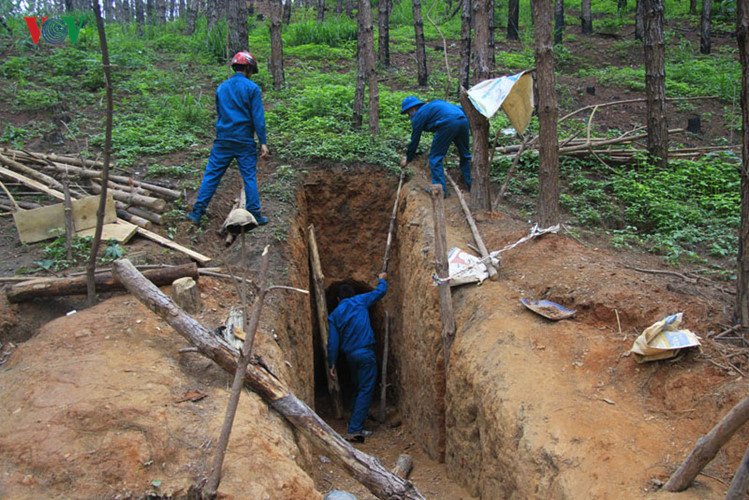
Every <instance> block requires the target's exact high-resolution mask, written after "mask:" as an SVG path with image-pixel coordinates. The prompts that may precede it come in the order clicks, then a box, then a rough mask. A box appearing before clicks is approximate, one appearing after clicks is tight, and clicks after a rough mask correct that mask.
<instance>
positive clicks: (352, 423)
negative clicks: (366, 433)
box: [346, 347, 377, 434]
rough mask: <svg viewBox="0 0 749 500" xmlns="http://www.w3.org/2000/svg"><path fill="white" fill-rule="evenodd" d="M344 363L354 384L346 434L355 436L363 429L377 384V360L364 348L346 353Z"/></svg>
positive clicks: (369, 350)
mask: <svg viewBox="0 0 749 500" xmlns="http://www.w3.org/2000/svg"><path fill="white" fill-rule="evenodd" d="M346 361H347V362H348V366H349V368H350V370H351V373H352V374H353V376H354V377H355V382H356V396H354V408H353V410H352V411H351V418H350V419H349V421H348V432H349V433H350V434H355V433H357V432H361V431H362V429H364V421H365V420H366V419H367V414H368V413H369V406H370V405H371V404H372V395H373V394H374V389H375V385H376V384H377V358H376V357H375V353H374V351H373V350H372V349H371V348H369V347H365V348H362V349H357V350H355V351H352V352H349V353H346Z"/></svg>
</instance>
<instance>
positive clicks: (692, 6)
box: [689, 0, 697, 16]
mask: <svg viewBox="0 0 749 500" xmlns="http://www.w3.org/2000/svg"><path fill="white" fill-rule="evenodd" d="M695 14H697V0H689V15H691V16H693V15H695Z"/></svg>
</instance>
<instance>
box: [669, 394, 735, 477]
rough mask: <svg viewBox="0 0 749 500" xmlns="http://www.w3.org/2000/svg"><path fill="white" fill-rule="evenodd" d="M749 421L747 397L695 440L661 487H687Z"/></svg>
mask: <svg viewBox="0 0 749 500" xmlns="http://www.w3.org/2000/svg"><path fill="white" fill-rule="evenodd" d="M747 420H749V397H746V398H744V399H742V400H741V401H740V402H739V403H738V404H737V405H736V406H734V407H733V408H731V410H730V411H729V412H728V413H727V414H726V416H725V417H723V418H722V419H721V420H720V422H718V423H717V425H715V427H713V428H712V429H711V430H710V432H708V433H707V434H705V435H704V436H702V437H700V438H699V439H698V440H697V444H695V446H694V448H693V449H692V451H691V452H690V453H689V456H687V458H686V460H684V463H682V464H681V465H680V466H679V468H678V469H676V472H674V473H673V474H672V475H671V477H670V478H669V480H668V482H667V483H666V484H665V485H664V486H663V489H665V490H666V491H682V490H685V489H687V488H688V487H689V485H690V484H692V481H694V478H695V477H697V474H699V473H700V471H701V470H702V469H703V468H704V467H705V465H707V464H708V463H709V462H710V461H711V460H712V459H713V458H715V455H717V453H718V451H720V449H721V447H722V446H723V445H724V444H725V443H726V442H727V441H728V440H729V439H730V438H731V436H733V435H734V434H735V433H736V431H737V430H739V428H740V427H741V426H742V425H744V423H746V421H747Z"/></svg>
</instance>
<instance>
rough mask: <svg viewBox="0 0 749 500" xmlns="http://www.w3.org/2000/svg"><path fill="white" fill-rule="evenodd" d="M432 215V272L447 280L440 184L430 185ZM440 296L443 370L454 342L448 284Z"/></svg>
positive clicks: (442, 286) (440, 291)
mask: <svg viewBox="0 0 749 500" xmlns="http://www.w3.org/2000/svg"><path fill="white" fill-rule="evenodd" d="M431 195H432V215H433V217H434V270H435V271H436V272H437V277H438V278H447V277H448V276H449V275H450V267H449V265H448V262H447V233H446V230H445V203H444V199H443V198H444V196H443V194H442V186H441V185H440V184H432V192H431ZM438 288H439V294H440V316H441V317H442V345H443V348H444V350H445V369H446V370H447V367H448V366H449V363H450V349H451V348H452V345H453V341H454V340H455V314H454V312H453V298H452V295H451V294H450V284H449V283H442V284H440V285H439V286H438Z"/></svg>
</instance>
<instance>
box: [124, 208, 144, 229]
mask: <svg viewBox="0 0 749 500" xmlns="http://www.w3.org/2000/svg"><path fill="white" fill-rule="evenodd" d="M117 217H119V218H120V219H122V220H124V221H127V222H129V223H130V224H135V225H136V226H138V227H142V228H143V229H151V221H150V220H146V219H144V218H143V217H138V216H137V215H135V214H131V213H130V212H128V211H127V210H121V209H120V208H118V209H117Z"/></svg>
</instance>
